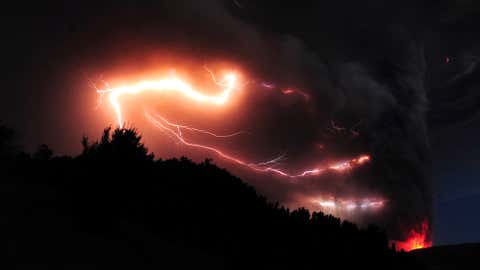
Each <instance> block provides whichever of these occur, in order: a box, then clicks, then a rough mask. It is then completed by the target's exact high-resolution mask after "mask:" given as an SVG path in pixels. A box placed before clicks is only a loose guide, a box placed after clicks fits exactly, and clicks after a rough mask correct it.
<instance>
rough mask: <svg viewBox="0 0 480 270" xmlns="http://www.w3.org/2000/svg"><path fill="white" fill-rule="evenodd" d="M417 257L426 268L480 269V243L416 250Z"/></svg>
mask: <svg viewBox="0 0 480 270" xmlns="http://www.w3.org/2000/svg"><path fill="white" fill-rule="evenodd" d="M412 253H413V254H414V255H415V257H416V258H418V260H419V261H420V262H422V263H423V264H425V265H426V266H427V267H426V269H432V270H433V269H435V270H450V269H459V270H461V269H478V268H479V267H480V262H479V261H478V260H479V258H480V244H462V245H449V246H438V247H431V248H426V249H419V250H414V251H413V252H412Z"/></svg>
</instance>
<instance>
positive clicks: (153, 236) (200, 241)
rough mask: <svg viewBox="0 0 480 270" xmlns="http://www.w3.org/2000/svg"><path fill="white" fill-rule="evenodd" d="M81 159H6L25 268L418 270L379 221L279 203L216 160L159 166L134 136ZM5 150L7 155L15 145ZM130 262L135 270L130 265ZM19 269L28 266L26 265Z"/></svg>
mask: <svg viewBox="0 0 480 270" xmlns="http://www.w3.org/2000/svg"><path fill="white" fill-rule="evenodd" d="M82 144H83V146H84V150H83V152H82V154H80V155H79V156H77V157H56V156H53V155H52V151H51V150H50V149H49V148H48V146H46V145H42V146H40V147H39V149H38V151H36V152H35V153H34V154H33V156H30V155H27V154H24V153H23V154H21V153H20V154H18V153H17V154H11V151H10V150H8V151H9V153H10V154H9V155H8V156H15V158H13V157H12V158H8V157H7V155H2V157H5V158H3V161H2V163H1V164H2V165H1V166H2V171H3V175H4V176H6V177H2V180H1V183H0V184H1V187H0V191H1V196H0V199H1V203H0V207H1V213H2V214H1V217H0V220H1V224H2V230H1V239H2V243H5V244H6V250H5V252H3V254H6V256H7V258H6V260H2V263H14V264H16V265H17V266H23V269H39V268H41V267H40V265H43V266H44V268H42V269H47V268H48V267H52V266H61V267H62V268H67V269H95V267H100V268H106V269H115V268H129V269H149V268H155V269H159V268H160V269H161V268H162V267H163V268H164V269H165V268H166V269H172V268H173V269H200V268H202V269H203V268H205V269H225V268H228V269H232V268H233V269H252V268H254V269H255V268H262V269H329V268H334V269H338V268H340V269H342V268H350V267H352V268H353V267H355V269H361V268H363V267H368V269H404V268H406V267H409V269H413V268H418V265H416V264H415V261H414V260H413V258H412V257H411V256H409V254H405V253H395V252H393V251H391V250H390V249H389V248H388V243H387V236H386V235H385V233H384V232H383V231H381V230H380V229H379V228H377V227H375V226H370V227H368V228H366V229H359V228H358V227H357V226H356V225H354V224H352V223H349V222H346V221H343V222H342V221H341V220H339V219H338V218H335V217H333V216H331V215H324V214H323V213H309V211H308V210H306V209H298V210H294V211H290V210H289V209H286V208H284V207H282V206H280V205H279V204H278V203H270V202H268V201H267V200H266V198H264V197H262V196H260V195H258V194H257V193H256V191H255V189H254V188H253V187H251V186H249V185H247V184H245V183H244V182H242V181H241V180H240V179H239V178H237V177H235V176H233V175H231V174H230V173H228V172H227V171H226V170H224V169H220V168H218V167H217V166H215V165H214V164H212V162H211V161H210V160H205V161H204V162H202V163H200V164H196V163H194V162H192V161H191V160H189V159H187V158H184V157H183V158H181V159H171V160H161V159H159V160H155V159H154V157H153V155H150V154H148V151H147V149H146V148H145V146H144V145H143V144H142V143H141V138H140V137H139V136H138V135H137V132H136V131H135V130H132V129H121V130H120V129H117V130H114V131H113V132H111V130H110V129H106V130H105V132H104V134H103V136H102V138H101V139H100V140H99V141H97V142H94V143H89V141H88V139H87V138H84V139H83V141H82ZM5 149H10V148H8V147H6V148H5ZM132 267H133V268H132ZM20 268H21V267H20Z"/></svg>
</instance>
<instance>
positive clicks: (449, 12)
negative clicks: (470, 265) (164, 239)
mask: <svg viewBox="0 0 480 270" xmlns="http://www.w3.org/2000/svg"><path fill="white" fill-rule="evenodd" d="M98 2H102V3H98ZM174 2H175V3H174ZM199 2H202V3H199ZM260 2H261V3H260ZM29 5H30V4H29ZM35 5H36V6H29V9H30V10H32V11H33V10H34V11H35V12H36V14H35V15H26V14H24V12H25V7H24V6H16V7H13V6H12V7H5V10H4V13H6V14H10V15H8V16H3V17H1V18H0V25H1V33H2V43H1V44H2V45H1V54H2V57H1V59H2V73H1V74H2V83H3V85H2V86H3V88H2V90H1V96H0V115H1V117H0V120H1V121H2V123H4V124H6V125H8V126H10V127H13V128H14V129H15V130H16V131H17V133H18V143H19V144H21V145H23V147H24V149H25V150H26V151H28V152H31V151H34V150H35V149H36V147H37V146H38V145H39V144H41V143H46V144H48V145H49V146H50V147H51V148H52V149H54V151H55V153H57V154H70V155H72V154H76V153H78V152H79V150H80V148H81V144H80V139H81V136H82V135H87V136H89V137H92V138H96V137H98V136H99V135H100V132H101V130H102V129H103V128H104V127H105V126H107V125H113V124H115V121H114V119H112V117H111V114H110V113H109V112H108V111H107V110H102V109H99V108H96V106H97V101H98V95H97V93H96V92H95V89H94V88H92V86H91V84H89V82H91V81H92V80H97V81H98V80H100V79H107V80H108V79H112V78H113V79H114V80H115V79H118V78H119V77H121V76H122V75H121V74H131V73H136V74H138V73H141V72H143V70H144V69H148V68H149V67H154V66H156V65H159V63H165V64H166V65H169V66H171V65H173V63H178V62H180V63H182V65H188V66H189V67H192V66H198V67H200V69H201V67H202V64H205V63H209V65H211V66H213V67H216V66H218V65H217V64H216V63H218V62H219V60H220V62H222V64H221V65H224V63H223V62H227V63H235V65H238V66H239V67H240V69H242V70H245V73H248V74H247V75H249V77H250V78H253V79H255V80H260V81H262V80H264V81H268V82H274V83H276V84H279V85H294V86H296V87H297V88H298V89H302V91H305V92H307V93H308V94H310V95H311V97H312V99H313V100H314V106H313V108H314V110H315V113H312V112H311V110H310V109H311V108H312V107H310V106H308V107H307V106H306V105H302V104H304V103H303V102H304V101H303V100H302V98H301V97H299V98H297V99H294V100H293V101H291V100H290V99H289V100H286V99H285V97H283V96H281V95H277V94H268V95H266V96H265V97H264V98H267V99H268V100H270V101H271V100H274V101H275V102H272V103H273V104H274V105H266V104H271V103H270V102H267V103H265V101H264V100H263V99H262V98H259V97H254V98H253V99H250V100H251V101H250V102H251V103H249V104H248V106H247V108H242V112H245V111H248V112H250V114H248V115H249V116H245V118H242V117H240V116H239V117H238V118H236V119H235V121H232V122H235V124H237V123H238V124H239V125H240V127H243V124H245V127H247V128H252V126H251V125H250V126H249V125H247V124H246V123H249V124H250V123H251V122H252V120H253V122H255V124H254V125H253V127H254V128H255V130H260V131H261V132H260V133H261V134H263V135H261V136H259V137H255V140H257V142H258V145H256V146H255V148H256V150H255V151H254V152H253V153H252V151H248V153H247V152H245V153H243V154H244V155H251V156H252V157H255V158H260V157H264V156H268V154H270V153H272V152H275V151H276V153H281V151H282V149H285V148H288V149H289V155H291V156H292V160H294V161H297V163H303V162H305V161H304V153H305V151H307V150H308V149H310V148H311V145H312V143H313V142H316V140H317V139H318V138H319V137H318V136H317V135H318V134H320V133H321V131H323V130H324V129H325V127H326V125H328V123H330V122H331V121H330V120H331V119H336V120H338V121H339V122H340V123H341V124H343V125H345V126H352V125H355V124H356V123H357V122H358V121H359V119H360V120H361V119H367V120H365V122H366V124H365V125H364V126H361V127H360V128H359V129H360V133H361V134H362V136H365V137H361V138H360V139H359V140H357V141H354V142H349V143H346V142H345V140H344V139H342V140H338V141H332V142H331V144H332V145H333V146H332V147H333V149H334V150H335V154H336V156H339V157H340V156H342V155H343V154H344V153H351V152H354V153H355V154H356V153H360V152H364V151H369V152H372V151H370V150H371V149H375V150H373V152H374V154H375V155H376V157H379V158H381V157H385V156H386V154H382V153H383V152H382V151H381V149H383V148H382V147H378V146H377V144H376V143H377V142H378V139H377V138H378V136H380V137H382V136H385V134H390V133H388V132H386V133H382V130H385V127H384V126H383V125H382V124H384V123H385V122H388V123H390V122H389V121H390V120H391V119H397V118H396V117H397V114H400V113H399V112H403V110H404V108H413V107H414V106H417V105H418V108H419V109H418V112H417V109H415V110H413V109H412V111H411V112H409V113H408V115H407V116H405V118H403V116H404V115H403V114H401V115H402V116H401V117H400V116H398V117H399V118H401V119H400V120H399V122H400V124H398V123H397V122H395V121H393V120H392V121H393V122H394V124H392V126H393V128H392V126H388V127H387V129H388V130H397V129H396V127H397V126H400V127H402V128H403V126H409V125H410V123H413V124H412V126H410V127H408V128H406V131H405V132H406V133H408V132H409V131H411V130H412V129H414V130H415V129H416V127H417V124H418V127H423V126H425V127H426V132H425V136H423V135H418V134H421V133H422V132H421V130H420V129H421V128H420V129H418V134H414V135H411V136H410V137H409V138H406V137H407V135H405V138H406V139H405V140H404V141H403V140H400V139H399V138H400V137H402V136H397V135H395V136H394V138H396V139H398V143H397V144H398V145H403V144H405V145H414V146H412V149H413V150H412V152H415V151H417V152H420V154H418V153H417V152H415V154H414V155H417V154H418V155H419V156H420V157H421V158H420V159H421V160H422V161H421V162H417V157H416V156H415V158H412V159H410V158H406V159H407V160H408V161H412V160H413V161H412V164H413V165H412V166H421V167H422V168H421V170H413V172H415V174H416V173H419V174H422V176H418V177H419V179H422V180H421V181H423V178H424V177H426V176H424V175H423V174H425V175H429V177H426V178H430V177H431V181H432V182H433V185H432V194H431V196H432V197H433V232H434V244H454V243H464V242H478V241H480V230H478V228H480V216H479V215H478V214H477V213H478V207H480V181H478V180H479V177H480V159H479V158H478V157H479V156H480V148H479V147H478V145H479V143H478V137H479V135H480V118H479V117H478V112H479V110H480V94H479V87H480V66H477V62H478V61H479V60H480V38H479V37H478V29H480V21H479V20H480V19H479V18H480V17H479V15H480V14H479V13H480V5H479V4H478V3H476V1H473V0H472V1H469V0H464V1H459V0H457V1H453V0H452V1H447V0H444V1H388V2H387V1H380V0H369V1H347V0H336V1H253V0H235V1H205V2H203V1H144V2H142V3H136V1H114V2H103V1H95V2H91V3H90V2H89V1H81V2H80V1H78V2H76V3H74V1H69V2H65V3H59V2H49V3H48V4H35ZM10 9H11V10H10ZM412 44H415V46H417V47H416V48H421V49H422V50H423V54H422V55H421V56H419V58H421V61H416V60H415V59H413V58H411V55H415V56H418V55H416V54H415V53H412V51H414V49H411V47H410V46H413V45H412ZM405 48H406V49H405ZM178 59H180V60H178ZM397 63H401V64H398V65H397ZM420 66H422V67H423V66H424V69H425V73H424V77H422V86H421V87H420V88H422V89H423V87H424V89H425V91H424V92H422V93H413V92H408V91H404V92H402V93H396V92H395V89H397V88H400V89H403V88H402V87H403V86H404V84H402V82H398V78H397V77H395V75H394V74H393V75H392V73H390V72H389V70H400V71H402V72H403V70H406V69H408V70H410V69H411V70H416V69H417V67H418V69H420ZM253 74H254V75H253ZM372 74H373V75H372ZM423 78H424V80H423ZM410 79H411V78H410V77H408V78H406V80H405V81H408V80H410ZM383 85H390V86H392V85H395V86H398V85H399V87H397V88H395V87H394V86H392V87H391V88H388V89H386V88H387V87H384V86H383ZM367 88H368V89H367ZM338 89H342V91H343V92H342V93H343V94H342V95H340V94H339V91H340V90H338ZM365 89H367V90H365ZM256 91H257V90H256ZM258 91H260V90H258ZM360 91H363V92H361V93H360ZM382 91H383V92H382ZM359 93H360V94H359ZM390 93H393V94H392V96H394V101H392V103H391V104H389V105H384V104H385V103H388V102H389V101H390V100H391V98H390ZM403 95H405V96H403ZM416 95H418V97H417V96H416ZM417 103H418V104H417ZM412 104H414V105H412ZM415 104H417V105H415ZM166 106H169V105H168V104H167V105H166ZM423 110H425V112H423ZM384 111H387V112H389V113H390V112H391V111H393V112H394V113H392V115H393V116H392V118H390V117H389V116H387V117H384V115H385V113H384ZM175 113H176V111H175V108H173V109H171V114H172V115H174V114H175ZM251 115H256V116H255V117H254V118H252V117H253V116H251ZM358 115H360V117H356V116H358ZM387 115H388V114H387ZM423 116H424V118H423ZM132 119H133V118H132ZM135 119H137V118H135ZM135 119H133V120H132V121H131V122H132V124H133V125H135V126H137V127H138V128H139V129H140V130H141V132H143V133H144V134H145V138H146V140H147V142H146V143H147V146H149V147H150V149H151V150H152V151H154V152H156V155H161V154H159V153H158V152H159V151H156V149H158V148H160V149H161V146H158V145H157V144H156V142H154V141H153V140H152V139H151V138H153V136H154V135H152V134H154V133H153V129H152V128H151V127H150V128H149V127H148V126H147V125H145V122H140V121H134V120H135ZM186 119H187V118H186ZM212 119H213V118H212ZM305 119H308V120H305ZM385 119H386V120H385ZM417 122H418V123H417ZM259 123H261V124H259ZM263 123H269V125H268V126H265V124H263ZM317 123H318V125H317ZM385 125H386V124H385ZM225 126H226V127H228V129H229V128H230V127H232V128H233V127H234V125H233V124H232V123H229V124H226V123H225V122H222V123H220V124H218V125H217V126H214V127H216V128H221V127H225ZM292 126H294V127H295V129H296V130H299V131H300V132H298V133H293V132H291V130H292ZM400 127H399V128H398V129H400V130H402V128H400ZM143 128H144V129H143ZM272 130H275V132H272ZM312 134H316V135H315V136H314V135H312ZM417 135H418V136H417ZM273 136H275V138H276V139H277V141H272V140H270V138H272V137H273ZM375 136H377V137H375ZM322 138H323V137H322ZM347 139H348V138H347ZM149 140H150V141H149ZM267 141H268V143H265V142H267ZM149 142H150V143H149ZM380 142H381V141H380ZM246 143H248V140H246V141H240V142H239V145H240V146H237V148H238V149H237V150H238V151H239V152H240V153H242V152H241V151H242V149H243V145H244V144H246ZM394 143H395V141H394V142H393V143H392V144H394ZM160 145H161V144H160ZM262 145H263V146H265V147H264V148H265V149H263V148H262V147H260V146H262ZM418 145H419V146H418ZM267 146H268V147H267ZM399 147H400V146H399ZM165 149H168V148H165ZM266 149H268V150H269V151H270V150H271V149H274V150H272V151H270V152H269V151H267V150H266ZM378 149H380V150H378ZM419 149H420V150H419ZM308 151H310V150H308ZM392 151H393V152H394V153H395V150H392ZM402 153H403V152H402ZM405 153H407V152H405ZM169 154H171V155H175V154H177V153H169ZM186 154H192V155H195V153H186ZM382 155H383V156H382ZM423 157H425V160H423V159H422V158H423ZM430 162H431V167H430V166H427V165H425V164H429V163H430ZM294 164H295V162H294ZM388 164H389V163H387V162H385V163H384V164H383V163H382V164H380V165H379V167H382V166H383V165H385V166H387V165H388ZM419 164H420V165H419ZM222 165H223V166H227V165H225V164H222ZM292 166H293V168H295V166H296V165H292ZM397 169H398V168H397ZM399 170H403V168H400V169H399ZM380 171H381V170H380ZM393 171H395V170H393ZM235 172H236V171H235V170H234V173H235ZM238 173H239V174H242V172H241V171H238ZM406 174H408V173H406ZM242 176H243V175H242ZM246 176H247V177H248V176H249V175H248V174H247V175H246ZM374 176H377V177H379V175H378V174H375V173H367V174H366V176H365V177H367V178H368V179H369V178H373V177H374ZM257 177H258V176H257ZM415 177H417V175H416V176H415ZM253 178H255V177H253ZM258 181H259V180H258V179H257V180H255V179H254V180H253V183H257V184H258ZM412 181H413V180H412ZM415 181H417V180H415ZM415 181H413V182H415ZM419 181H420V180H419ZM365 183H366V185H367V186H368V185H369V184H372V183H376V182H375V181H373V180H372V181H371V182H369V181H365ZM365 183H364V184H365ZM426 183H427V181H426ZM277 184H278V183H277V182H275V180H272V181H271V184H267V185H263V186H262V185H260V187H259V189H260V190H263V191H264V192H266V193H267V194H268V195H269V196H272V197H273V198H275V199H280V200H281V199H285V200H287V199H286V197H285V196H287V195H285V194H290V193H288V192H286V191H284V190H287V189H289V188H291V187H290V186H289V185H285V184H278V185H277ZM381 186H382V187H381V188H377V189H375V188H374V189H373V190H375V191H388V192H390V193H388V192H387V193H388V194H392V196H397V195H398V196H400V195H401V193H397V192H396V191H395V190H394V191H392V190H390V189H391V187H392V186H390V185H386V184H385V185H381ZM393 186H394V187H395V185H393ZM420 186H421V187H423V186H422V185H420ZM354 187H357V186H356V185H354ZM311 188H315V189H322V188H324V189H327V190H330V189H332V190H333V189H336V188H338V187H337V186H330V185H328V186H316V185H311V186H310V185H308V186H307V185H306V186H302V187H299V188H298V191H302V190H307V189H311ZM425 189H426V191H425V193H427V194H429V195H430V191H429V184H426V187H425ZM358 192H360V191H358ZM412 201H413V199H412ZM415 203H417V202H416V201H415ZM400 208H401V206H400ZM429 211H430V209H429V207H428V206H427V207H425V210H424V212H429ZM420 212H421V211H420ZM409 218H412V219H413V218H414V217H413V216H412V217H409ZM415 218H416V217H415Z"/></svg>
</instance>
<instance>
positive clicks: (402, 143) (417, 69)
mask: <svg viewBox="0 0 480 270" xmlns="http://www.w3.org/2000/svg"><path fill="white" fill-rule="evenodd" d="M387 52H388V53H387V54H386V55H387V58H386V59H385V61H384V62H383V63H381V64H380V66H379V68H378V71H377V73H376V75H375V77H376V78H375V80H376V81H377V82H379V83H380V84H381V85H382V87H381V89H378V91H379V93H381V92H382V91H388V94H389V96H391V97H392V98H393V99H392V103H391V104H389V106H387V107H384V108H383V109H382V110H380V111H379V112H378V114H377V116H376V117H375V118H374V119H372V121H371V125H370V127H369V131H368V132H366V134H367V136H368V139H367V140H368V143H369V148H370V149H371V150H372V155H373V157H374V159H375V166H374V168H373V173H374V174H375V176H376V177H378V181H377V182H378V183H379V185H380V188H381V189H382V190H383V192H384V194H385V196H386V197H387V198H388V199H389V207H388V209H386V212H387V213H386V216H385V221H384V222H385V223H386V224H385V225H386V227H387V228H388V229H389V232H390V236H391V238H392V240H398V241H400V242H396V244H397V248H398V249H400V248H402V249H405V250H410V249H415V248H422V247H427V246H430V245H431V241H432V239H431V237H432V232H431V229H430V228H431V225H430V224H432V202H433V198H432V183H431V159H430V156H429V143H428V135H427V126H426V112H427V98H426V89H425V87H426V86H425V70H426V64H425V57H424V53H423V48H422V46H421V45H420V44H419V42H417V41H415V40H414V39H413V38H412V37H411V36H410V35H409V34H408V33H407V32H406V31H404V30H402V29H395V30H393V31H392V41H391V43H390V46H389V47H388V48H387ZM372 105H373V106H377V105H376V104H372Z"/></svg>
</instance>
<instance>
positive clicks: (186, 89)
mask: <svg viewBox="0 0 480 270" xmlns="http://www.w3.org/2000/svg"><path fill="white" fill-rule="evenodd" d="M207 71H208V72H209V73H210V75H211V78H212V80H213V82H214V83H215V84H216V85H217V86H219V87H221V88H223V91H221V92H220V93H218V94H216V95H207V94H204V92H203V91H199V90H197V89H196V88H195V87H194V86H192V85H191V84H189V83H187V82H186V81H184V80H182V79H180V78H178V77H176V76H174V75H171V76H167V77H164V78H160V79H158V80H141V81H139V82H137V83H134V84H131V85H122V86H118V87H111V88H110V87H109V88H106V89H100V90H97V92H98V93H99V94H100V95H101V96H103V95H108V98H109V101H110V104H111V105H112V107H113V110H114V113H115V116H116V119H117V123H118V126H119V127H120V128H123V123H124V118H123V111H122V105H121V103H120V101H119V98H120V97H121V96H123V95H127V94H128V95H139V94H142V93H144V92H162V93H174V92H176V93H178V94H180V95H182V96H184V97H185V98H186V99H189V100H193V101H195V102H197V103H199V104H205V106H206V108H207V109H208V108H209V107H211V106H228V104H229V102H231V99H233V97H234V96H235V95H234V92H235V91H236V90H237V89H238V86H237V84H238V83H237V82H238V76H237V75H236V74H235V73H232V72H231V73H226V74H225V76H224V77H223V78H222V80H220V81H218V80H217V79H216V78H215V76H214V74H213V73H212V72H211V71H209V70H208V69H207ZM283 93H284V94H293V93H299V94H301V95H303V96H304V97H305V98H306V99H308V98H309V96H308V94H306V93H304V92H302V91H298V90H292V89H288V90H284V92H283ZM144 115H145V117H146V119H147V120H148V121H149V122H150V123H152V124H153V125H154V126H155V127H157V128H159V129H161V130H162V131H164V132H165V133H166V134H167V135H169V136H170V137H172V138H174V139H175V140H176V141H177V142H179V143H180V144H183V145H185V146H188V147H193V148H197V149H202V150H206V151H209V152H213V153H215V154H217V155H218V156H220V157H222V158H223V159H225V160H228V161H230V162H233V163H236V164H238V165H242V166H245V167H247V168H249V169H251V170H254V171H257V172H270V173H273V174H276V175H279V176H283V177H289V178H298V177H308V176H318V175H321V174H323V173H325V172H327V171H332V172H337V173H343V172H348V171H350V170H352V169H354V168H355V167H358V166H361V165H363V164H364V163H366V162H368V161H370V156H368V155H360V156H358V157H355V158H351V159H347V160H344V161H339V162H332V163H327V164H325V163H324V162H319V163H320V164H321V165H318V166H315V167H313V168H309V169H305V170H302V171H300V172H298V173H290V172H287V171H286V170H284V169H280V168H278V162H279V161H280V160H281V159H282V158H280V157H279V158H275V159H272V160H270V161H267V162H261V163H253V162H248V161H245V160H243V159H240V158H238V157H235V156H233V155H231V154H228V153H227V151H224V150H221V149H218V148H216V147H214V146H210V145H204V144H199V143H195V142H192V141H189V140H187V139H186V138H185V137H184V135H183V133H182V130H189V131H192V132H198V133H202V134H206V135H210V136H213V137H217V138H227V137H232V136H237V135H241V134H242V133H245V132H244V131H238V132H234V133H232V134H227V135H217V134H215V133H213V132H211V131H207V130H203V129H197V128H194V127H190V126H186V125H180V124H177V123H174V122H171V121H169V120H167V119H166V118H164V117H163V116H161V115H159V114H150V113H149V112H147V111H144Z"/></svg>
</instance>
